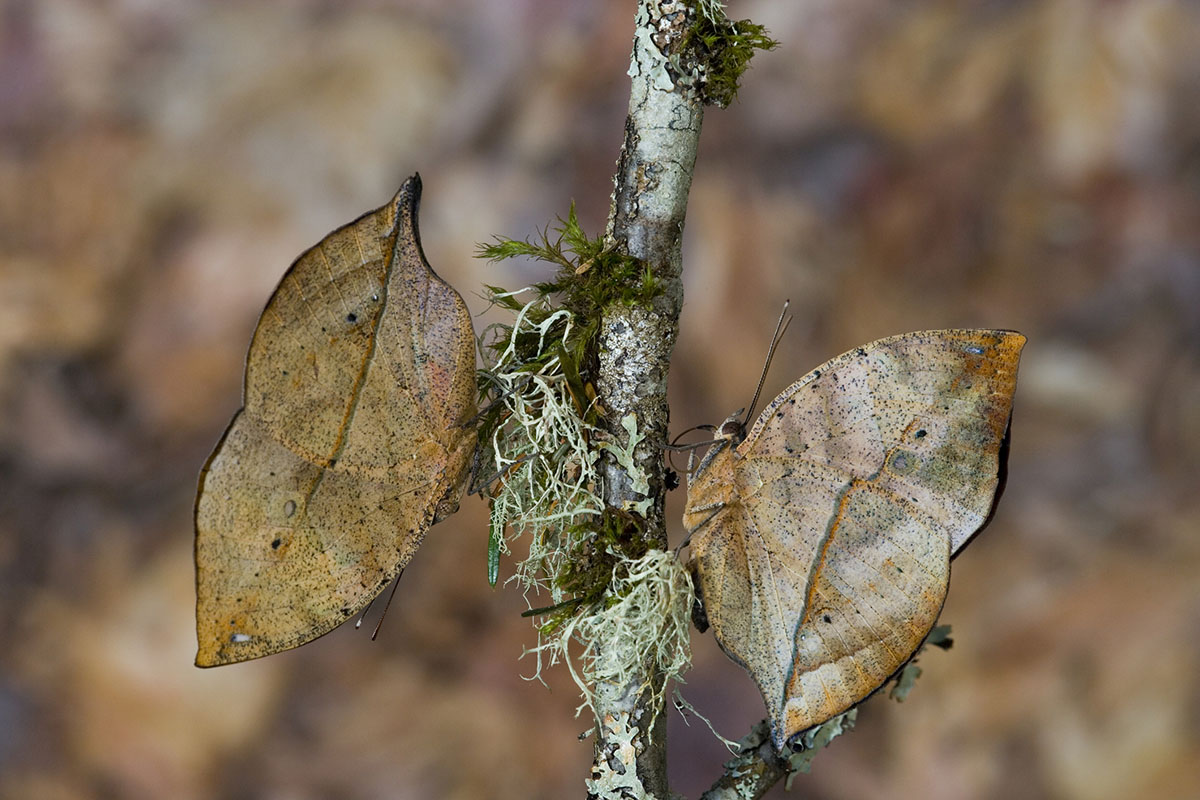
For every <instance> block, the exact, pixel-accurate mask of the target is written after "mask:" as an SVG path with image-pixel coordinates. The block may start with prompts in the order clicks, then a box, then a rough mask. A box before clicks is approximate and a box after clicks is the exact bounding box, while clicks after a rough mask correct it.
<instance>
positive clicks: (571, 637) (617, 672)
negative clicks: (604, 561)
mask: <svg viewBox="0 0 1200 800" xmlns="http://www.w3.org/2000/svg"><path fill="white" fill-rule="evenodd" d="M693 591H694V590H693V587H692V579H691V575H690V574H689V573H688V571H687V570H686V569H684V567H683V565H682V564H680V563H679V559H678V558H676V557H675V555H674V554H673V553H670V552H665V551H663V550H650V551H648V552H647V553H646V554H645V555H644V556H642V557H641V558H639V559H637V560H622V561H620V562H618V564H617V566H616V568H614V570H613V575H612V580H611V582H610V583H609V585H608V589H607V590H606V591H605V593H604V596H603V598H602V599H601V601H600V602H599V603H597V604H595V605H594V606H593V607H592V608H590V609H586V610H584V611H582V612H581V613H579V614H576V615H574V616H572V617H571V618H570V619H569V620H567V621H566V622H565V623H564V624H563V625H562V626H561V628H560V629H559V630H558V631H557V637H556V638H553V639H550V640H548V641H546V642H543V643H542V644H541V645H540V646H539V647H538V648H537V650H538V651H539V652H538V656H539V664H540V661H541V657H542V655H543V654H544V655H545V656H547V657H548V659H549V662H550V663H555V662H556V661H558V660H563V661H565V662H566V664H567V667H568V669H569V670H570V673H571V677H572V678H573V679H574V680H575V683H576V685H577V686H578V687H579V690H580V692H581V694H582V695H583V703H582V704H581V705H580V706H579V709H577V713H578V712H579V711H582V710H583V709H584V708H587V707H594V706H593V700H594V692H595V688H594V687H595V686H596V685H597V684H600V683H609V684H614V685H617V686H627V685H631V684H633V683H634V682H635V681H640V685H639V687H638V691H652V692H653V693H654V697H653V700H654V702H653V703H652V706H653V707H654V709H655V714H656V715H657V714H658V712H659V710H660V709H661V708H662V706H663V702H664V699H665V692H666V686H667V684H668V683H670V682H671V681H675V680H679V679H680V677H681V676H682V675H683V673H685V672H686V671H687V670H688V668H690V667H691V663H692V651H691V642H690V633H689V630H688V623H689V620H690V619H691V603H692V597H693V596H694V595H693ZM573 645H574V646H576V647H579V648H582V649H581V650H580V651H579V652H578V653H577V654H575V655H574V657H569V656H570V651H571V648H572V646H573ZM647 666H652V667H654V668H656V669H657V670H658V671H659V672H661V673H662V674H663V675H664V676H665V677H666V680H665V681H663V682H661V683H659V684H656V685H654V686H651V684H650V683H649V682H648V679H647V678H646V676H645V669H646V667H647Z"/></svg>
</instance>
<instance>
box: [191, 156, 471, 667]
mask: <svg viewBox="0 0 1200 800" xmlns="http://www.w3.org/2000/svg"><path fill="white" fill-rule="evenodd" d="M419 193H420V183H419V180H418V179H416V178H413V179H411V180H409V181H408V182H406V183H405V185H404V186H403V187H402V188H401V190H400V192H399V193H398V194H397V195H396V197H395V198H394V199H393V200H392V202H391V203H389V204H388V205H386V206H384V207H383V208H380V209H378V210H376V211H373V212H371V213H369V214H367V215H365V216H363V217H361V218H359V219H358V220H356V221H355V222H352V223H350V224H349V225H347V226H345V227H343V228H340V229H338V230H336V231H334V232H333V233H331V234H330V235H329V236H327V237H326V238H325V239H324V240H323V241H322V242H321V243H320V244H318V245H317V246H316V247H314V248H312V249H311V250H309V251H308V252H306V253H305V254H304V255H302V256H301V257H300V258H299V259H298V260H297V261H296V263H295V264H294V265H293V266H292V268H291V269H290V270H289V271H288V273H287V274H286V275H285V276H284V278H283V280H282V281H281V282H280V285H279V287H278V288H277V289H276V291H275V294H274V296H273V297H272V298H271V300H270V302H269V303H268V304H267V307H266V309H265V310H264V312H263V315H262V318H261V320H260V321H259V325H258V328H257V330H256V331H255V335H254V340H253V342H252V343H251V347H250V354H249V356H248V358H247V365H246V388H245V407H244V408H243V410H242V411H240V412H238V414H237V415H236V416H235V417H234V419H233V422H232V423H231V425H230V427H229V430H228V431H227V432H226V434H225V436H224V438H223V439H222V440H221V443H220V444H218V445H217V448H216V450H215V451H214V453H213V455H212V456H211V457H210V459H209V463H208V464H207V465H206V467H205V469H204V471H203V472H202V474H201V480H200V490H199V494H198V497H197V502H196V570H197V609H196V612H197V613H196V621H197V634H198V638H199V645H200V647H199V652H198V654H197V657H196V663H197V664H199V665H201V666H213V665H217V664H225V663H230V662H234V661H242V660H246V659H250V658H256V657H258V656H263V655H267V654H270V653H274V652H278V651H280V650H284V649H287V648H289V647H294V646H296V645H299V644H303V643H304V642H306V641H309V640H311V639H314V638H316V637H317V636H320V635H321V634H323V633H326V632H327V631H329V630H331V629H332V628H334V627H336V626H337V625H338V624H339V623H340V622H342V621H343V620H345V619H346V618H347V617H348V616H350V615H352V614H353V613H355V611H356V610H358V609H359V608H361V607H362V606H363V605H365V604H366V603H367V602H368V601H369V600H370V599H371V598H373V597H374V596H375V595H376V594H378V592H379V591H380V590H381V589H382V588H383V587H384V586H386V585H387V583H388V582H389V581H390V580H391V579H392V578H394V577H395V576H396V574H397V573H398V572H399V570H400V569H401V568H402V567H403V566H404V565H405V564H406V563H407V562H408V560H409V559H410V558H411V557H412V554H413V552H414V551H415V550H416V547H417V546H418V545H419V544H420V541H421V539H422V538H423V536H424V534H425V531H426V530H427V529H428V527H429V526H430V525H431V524H432V523H433V522H434V521H435V517H437V516H441V515H443V514H445V513H448V511H450V510H452V509H453V507H454V506H455V504H456V502H457V499H458V496H459V494H460V492H461V486H462V482H463V477H464V475H465V471H466V467H467V464H468V461H469V455H470V452H471V450H472V448H473V445H474V433H473V431H472V430H471V429H469V428H468V427H465V426H464V425H463V423H464V422H466V421H467V420H468V419H469V418H470V417H471V416H472V415H473V414H474V385H475V377H474V376H475V373H474V367H475V362H474V339H473V334H472V331H471V322H470V316H469V314H468V312H467V309H466V306H465V304H464V303H463V301H462V298H461V297H459V295H458V293H457V292H455V291H454V289H453V288H451V287H450V286H449V285H448V284H446V283H445V282H443V281H442V280H441V279H439V278H438V277H437V275H435V274H434V273H433V271H432V270H431V269H430V268H429V266H428V264H427V263H426V262H425V259H424V256H423V254H422V253H421V249H420V242H419V239H418V235H417V229H416V210H417V201H418V199H419Z"/></svg>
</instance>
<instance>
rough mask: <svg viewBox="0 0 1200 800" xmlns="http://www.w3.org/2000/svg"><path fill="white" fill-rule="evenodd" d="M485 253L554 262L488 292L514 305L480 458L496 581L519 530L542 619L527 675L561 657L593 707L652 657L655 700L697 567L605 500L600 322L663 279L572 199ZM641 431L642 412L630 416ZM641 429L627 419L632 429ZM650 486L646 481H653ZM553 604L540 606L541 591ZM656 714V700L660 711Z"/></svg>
mask: <svg viewBox="0 0 1200 800" xmlns="http://www.w3.org/2000/svg"><path fill="white" fill-rule="evenodd" d="M479 255H480V256H481V257H484V258H488V259H490V260H493V261H498V260H502V259H506V258H512V257H515V256H525V257H531V258H534V259H537V260H541V261H546V262H549V263H552V264H554V265H556V266H557V267H558V273H557V275H556V276H555V278H554V280H553V281H550V282H546V283H539V284H535V285H534V286H531V287H528V288H527V289H522V290H519V291H516V292H509V291H506V290H504V289H501V288H498V287H488V291H489V299H490V300H491V301H492V302H493V303H494V304H496V305H498V306H500V307H502V308H505V309H507V310H509V311H510V312H511V313H512V314H513V319H512V322H511V323H498V324H494V325H492V326H490V327H489V328H487V329H486V330H485V331H484V332H483V334H482V336H481V338H480V351H481V352H482V353H483V361H484V364H483V368H482V369H481V370H480V372H479V386H480V393H481V399H482V400H483V401H485V402H486V406H485V408H486V410H485V411H484V412H483V414H482V417H481V422H480V436H479V442H480V451H479V456H478V463H480V464H483V463H489V464H490V468H489V469H488V470H487V471H489V472H490V471H493V470H494V472H495V475H496V479H495V483H494V485H493V487H492V489H491V490H490V492H489V495H490V498H491V519H490V525H489V540H488V556H489V558H488V579H489V582H491V583H492V584H493V585H494V584H495V583H496V582H497V580H498V577H499V564H500V558H501V556H503V555H510V554H511V552H512V550H513V549H514V546H515V545H516V544H517V542H518V540H524V547H527V548H528V550H527V554H526V555H524V556H523V557H521V556H518V557H517V558H516V559H515V564H514V568H513V573H512V575H511V577H510V578H508V581H513V582H516V583H517V584H518V586H520V587H521V589H522V590H523V591H524V594H525V598H526V602H527V603H528V604H529V605H530V610H529V611H527V612H526V616H530V617H533V618H535V627H536V631H537V637H538V639H537V643H536V645H535V646H533V647H531V648H530V649H529V650H527V653H529V654H532V655H533V656H534V658H535V669H534V674H533V675H532V676H530V678H531V679H540V677H541V674H542V670H543V669H544V668H546V667H548V666H552V665H554V664H557V663H559V662H560V661H561V662H565V663H566V665H567V667H568V669H569V670H570V673H571V675H572V677H573V678H574V679H575V681H576V683H577V684H578V685H579V688H580V691H581V693H582V695H583V703H582V704H581V706H580V710H582V709H583V708H585V707H593V708H594V703H593V700H594V698H595V689H596V686H597V685H598V684H600V683H614V684H617V685H628V684H630V683H633V682H635V681H637V680H638V677H637V676H639V675H644V674H646V668H647V667H648V666H653V667H657V668H658V669H659V670H661V671H662V672H663V673H664V674H665V675H666V676H667V678H668V680H667V681H661V682H655V685H654V686H650V685H649V683H648V679H646V680H647V682H646V683H645V684H644V685H642V686H641V690H643V691H645V690H649V691H652V692H653V693H654V700H655V701H656V702H655V703H654V707H655V708H656V709H660V708H661V707H662V705H663V701H664V699H665V696H664V693H665V690H666V685H667V683H669V681H670V680H672V679H675V680H678V679H679V677H680V676H681V675H682V673H683V672H684V671H685V670H686V669H687V668H688V666H689V665H690V663H691V650H690V646H689V638H688V620H689V614H690V610H691V601H692V596H693V592H692V584H691V577H690V575H689V574H688V573H687V571H686V570H685V569H684V568H683V566H682V565H681V564H680V563H679V561H678V559H677V558H676V557H675V556H674V554H672V553H667V552H664V551H662V550H658V549H654V548H652V547H651V541H650V540H649V538H648V537H647V536H646V531H645V521H644V519H643V517H642V516H641V514H640V513H639V512H641V511H642V510H643V509H642V508H640V507H638V506H636V505H635V506H634V507H633V508H630V509H617V508H610V507H606V506H605V504H604V502H603V500H602V497H601V494H600V486H599V481H600V474H599V470H598V463H599V457H600V453H601V451H602V450H604V449H607V450H608V451H609V452H611V453H613V454H614V457H618V456H619V455H620V454H621V453H622V452H623V450H622V449H621V448H618V447H617V446H616V445H615V444H614V443H613V442H610V441H607V440H606V434H605V433H604V432H603V431H602V430H601V428H600V426H599V425H598V423H599V420H600V418H601V417H602V415H603V414H604V409H602V408H601V407H600V406H599V404H598V402H597V400H596V393H595V389H594V388H593V386H594V383H593V381H594V376H595V373H596V368H597V363H598V359H597V348H598V341H597V340H598V332H599V330H600V320H601V317H602V314H603V310H604V309H605V308H607V307H610V306H612V305H613V304H614V303H624V304H636V303H645V302H648V301H650V300H652V299H653V298H654V297H655V296H656V295H658V294H659V293H660V292H661V287H660V285H659V283H658V281H657V280H656V279H655V277H654V276H653V274H652V273H651V272H650V271H649V269H648V268H647V266H646V265H645V264H644V263H642V262H641V261H639V260H637V259H635V258H632V257H630V256H627V255H624V254H622V253H619V252H617V251H616V250H615V249H612V248H606V247H605V245H604V243H603V240H602V239H600V238H590V237H588V236H586V235H585V234H584V233H583V231H582V229H581V228H580V227H579V223H578V220H577V219H576V216H575V210H574V207H572V208H571V211H570V212H569V214H568V216H567V218H566V219H565V220H563V219H560V220H559V225H558V226H557V227H556V228H555V229H554V231H553V233H551V232H550V229H549V228H547V229H545V230H543V231H541V233H540V235H539V236H538V237H537V238H536V239H534V240H526V241H515V240H508V239H496V240H495V241H494V242H492V243H490V244H487V245H481V246H480V249H479ZM622 425H623V427H624V428H625V430H627V431H629V432H630V433H631V437H630V438H631V439H633V438H634V437H635V435H636V425H637V421H636V418H633V417H632V416H631V417H630V418H629V419H627V420H622ZM631 428H632V430H630V429H631ZM647 488H648V487H647ZM535 598H537V599H539V600H544V599H548V600H549V601H550V602H549V604H545V603H542V607H539V608H534V607H533V600H534V599H535ZM656 713H657V711H656Z"/></svg>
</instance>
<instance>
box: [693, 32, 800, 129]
mask: <svg viewBox="0 0 1200 800" xmlns="http://www.w3.org/2000/svg"><path fill="white" fill-rule="evenodd" d="M683 46H684V47H685V48H690V49H691V50H692V52H693V53H694V54H695V60H696V62H697V63H699V64H703V65H704V72H703V74H702V78H701V80H700V83H699V89H700V93H701V97H702V98H703V99H704V102H705V103H706V104H707V105H714V106H717V107H719V108H726V107H727V106H729V104H730V103H732V102H733V99H734V98H735V97H736V96H737V91H738V88H739V86H740V85H741V79H742V74H743V73H745V71H746V70H747V69H749V67H750V59H752V58H753V57H754V52H755V51H756V50H774V49H775V48H776V47H778V46H779V42H777V41H775V40H774V39H772V38H771V37H770V36H769V35H768V34H767V29H766V27H764V26H762V25H757V24H755V23H753V22H751V21H750V20H748V19H742V20H738V21H736V22H733V21H731V20H729V19H728V18H726V17H725V15H724V13H706V14H697V15H696V21H695V23H693V25H692V27H691V29H690V30H689V31H688V33H687V36H686V37H685V38H684V43H683Z"/></svg>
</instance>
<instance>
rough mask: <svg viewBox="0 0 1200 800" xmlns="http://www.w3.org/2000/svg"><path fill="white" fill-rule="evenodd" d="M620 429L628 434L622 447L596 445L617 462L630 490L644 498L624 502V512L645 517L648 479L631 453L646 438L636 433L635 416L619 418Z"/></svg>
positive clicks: (648, 502) (649, 500) (603, 444)
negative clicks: (627, 480) (627, 478)
mask: <svg viewBox="0 0 1200 800" xmlns="http://www.w3.org/2000/svg"><path fill="white" fill-rule="evenodd" d="M621 427H622V428H624V429H625V432H626V433H627V434H629V438H628V441H627V442H626V444H625V446H624V447H618V446H617V445H614V444H612V443H611V442H605V441H598V442H597V443H596V445H597V446H598V447H600V448H601V449H603V450H607V451H608V452H609V453H611V454H612V457H613V458H615V459H616V460H617V464H619V465H620V467H621V469H623V470H625V473H626V474H627V475H628V476H629V481H630V488H631V489H633V491H635V492H637V493H638V494H640V495H642V496H643V497H644V498H645V499H643V500H639V501H637V502H631V501H626V506H625V510H626V511H633V512H635V513H637V514H641V515H642V516H645V514H646V510H647V509H648V508H649V507H650V503H651V502H652V500H651V498H649V497H645V496H646V495H647V494H648V493H649V492H650V478H649V477H648V476H647V475H646V471H645V470H644V469H642V467H641V465H640V464H638V462H637V459H636V458H634V454H633V451H634V448H636V447H637V446H638V444H639V443H641V441H642V439H644V438H646V437H645V434H641V433H638V429H637V415H636V414H626V415H625V416H623V417H621Z"/></svg>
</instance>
